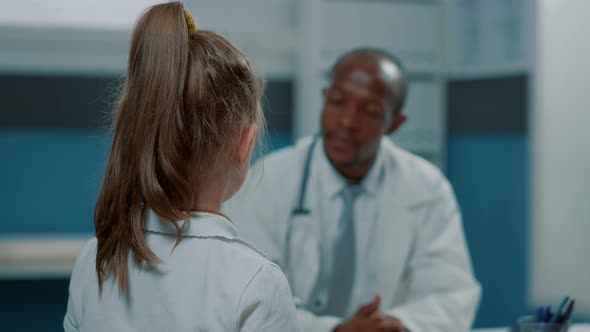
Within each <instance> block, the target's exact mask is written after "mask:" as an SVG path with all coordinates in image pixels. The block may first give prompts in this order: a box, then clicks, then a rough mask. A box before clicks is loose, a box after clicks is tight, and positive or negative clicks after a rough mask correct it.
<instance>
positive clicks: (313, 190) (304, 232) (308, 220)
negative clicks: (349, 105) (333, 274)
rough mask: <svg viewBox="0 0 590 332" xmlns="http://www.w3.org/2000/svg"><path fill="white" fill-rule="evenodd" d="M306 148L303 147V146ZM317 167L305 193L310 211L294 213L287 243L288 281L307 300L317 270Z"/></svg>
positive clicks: (318, 240)
mask: <svg viewBox="0 0 590 332" xmlns="http://www.w3.org/2000/svg"><path fill="white" fill-rule="evenodd" d="M305 150H306V149H305ZM316 173H317V170H315V169H314V167H313V161H312V170H311V173H310V178H309V182H308V188H307V191H306V193H305V194H306V195H305V207H307V208H308V210H309V213H308V214H303V215H297V216H293V217H292V218H293V220H292V226H291V236H290V241H289V243H288V245H289V253H290V254H289V257H288V259H289V261H290V262H289V269H290V270H289V271H287V274H288V276H289V281H290V282H291V287H292V288H293V292H294V294H295V296H297V297H298V298H299V299H300V300H302V301H303V302H304V303H308V302H309V299H310V297H311V296H312V295H313V294H312V292H313V289H314V286H315V284H316V281H317V279H318V277H319V272H320V219H319V218H320V209H321V207H320V206H319V201H320V200H319V199H318V197H317V196H318V192H319V190H318V186H319V183H318V177H317V176H316Z"/></svg>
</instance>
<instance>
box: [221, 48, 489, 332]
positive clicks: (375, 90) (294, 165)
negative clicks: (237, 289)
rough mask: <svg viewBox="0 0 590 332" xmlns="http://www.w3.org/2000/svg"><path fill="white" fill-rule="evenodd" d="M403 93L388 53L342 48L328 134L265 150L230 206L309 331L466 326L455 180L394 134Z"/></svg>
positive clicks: (469, 279)
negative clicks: (278, 274) (279, 271)
mask: <svg viewBox="0 0 590 332" xmlns="http://www.w3.org/2000/svg"><path fill="white" fill-rule="evenodd" d="M406 92H407V83H406V79H405V77H404V72H403V69H402V66H401V64H400V63H399V62H398V61H397V60H396V59H395V58H394V57H393V56H391V55H389V54H387V53H386V52H383V51H380V50H375V49H359V50H355V51H352V52H349V53H347V54H345V55H344V56H342V57H341V58H340V59H339V60H338V61H337V63H336V64H335V65H334V67H333V69H332V76H331V84H330V85H329V86H328V87H327V88H326V89H325V91H324V96H325V103H324V108H323V111H322V117H321V119H322V124H321V126H322V131H321V135H319V136H316V137H313V138H307V139H303V140H302V141H300V142H298V143H297V144H296V145H295V146H293V147H289V148H286V149H283V150H280V151H278V152H275V153H273V154H271V155H269V156H268V157H266V158H265V159H264V160H263V162H262V165H261V167H259V170H262V172H252V175H251V176H250V178H249V179H248V181H247V184H246V185H245V186H244V188H243V189H242V190H241V191H240V193H238V195H237V196H236V197H235V198H234V199H233V200H232V201H231V202H230V203H228V204H227V205H226V206H225V211H226V212H227V213H228V214H229V215H230V216H233V217H235V218H236V220H240V222H241V224H238V225H237V226H238V228H239V229H240V232H241V234H242V235H243V237H244V238H245V239H247V240H249V241H251V242H252V243H254V244H255V245H256V246H258V247H259V248H261V249H262V250H263V251H264V252H266V254H267V255H268V256H269V258H270V259H271V260H273V261H274V262H276V263H277V264H278V265H280V266H281V267H282V268H283V271H284V272H285V274H286V275H287V278H288V280H289V282H290V285H291V288H292V292H293V296H294V297H295V299H296V302H297V303H298V310H297V311H298V320H299V322H300V326H301V329H302V330H303V331H318V332H319V331H326V332H327V331H404V330H407V331H411V332H435V331H449V332H460V331H468V330H469V328H470V325H471V323H472V320H473V318H474V315H475V312H476V309H477V305H478V301H479V296H480V286H479V284H478V282H477V281H476V280H475V278H474V276H473V272H472V268H471V263H470V258H469V253H468V250H467V246H466V243H465V238H464V234H463V228H462V222H461V214H460V212H459V208H458V206H457V202H456V200H455V197H454V194H453V190H452V188H451V186H450V184H449V182H448V181H447V180H446V179H445V177H444V176H443V175H442V174H441V172H440V171H439V170H438V169H437V168H436V167H434V166H433V165H431V164H430V163H428V162H427V161H425V160H423V159H421V158H419V157H417V156H414V155H412V154H411V153H409V152H407V151H405V150H403V149H401V148H399V147H398V146H396V145H395V144H394V143H392V142H391V140H390V139H389V138H388V137H387V135H388V134H391V133H393V132H395V131H396V130H397V129H398V128H399V127H400V126H401V125H402V124H403V123H404V122H405V120H406V117H405V115H404V114H403V113H402V106H403V104H404V99H405V96H406ZM234 211H235V212H234ZM238 211H239V215H237V213H238Z"/></svg>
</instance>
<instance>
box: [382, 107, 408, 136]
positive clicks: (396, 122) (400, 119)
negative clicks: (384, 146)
mask: <svg viewBox="0 0 590 332" xmlns="http://www.w3.org/2000/svg"><path fill="white" fill-rule="evenodd" d="M407 119H408V118H407V117H406V115H405V114H404V113H402V112H398V113H397V114H394V115H393V119H392V120H391V124H390V125H389V127H388V128H387V131H386V133H387V134H391V133H393V132H395V131H396V130H398V128H399V127H400V126H401V125H403V124H404V123H405V122H406V120H407Z"/></svg>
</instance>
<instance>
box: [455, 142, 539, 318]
mask: <svg viewBox="0 0 590 332" xmlns="http://www.w3.org/2000/svg"><path fill="white" fill-rule="evenodd" d="M527 170H528V139H527V137H526V135H525V134H489V135H481V134H480V135H470V134H453V135H451V136H450V137H449V140H448V176H449V179H450V181H451V183H452V184H453V186H454V188H455V191H456V194H457V199H458V201H459V204H460V206H461V209H462V212H463V220H464V226H465V233H466V237H467V241H468V244H469V248H470V250H471V256H472V258H473V265H474V269H475V273H476V275H477V278H478V279H479V281H480V282H481V284H482V286H483V297H482V301H481V305H480V309H479V313H478V316H477V319H476V326H483V327H491V326H499V325H510V324H512V323H513V322H514V320H515V318H516V317H518V316H519V315H523V314H527V308H526V305H525V296H526V288H525V282H526V257H527V254H526V253H527V248H528V245H527V229H528V220H529V218H528V215H527V205H528V197H529V195H528V192H527V188H528V183H527V177H528V174H527Z"/></svg>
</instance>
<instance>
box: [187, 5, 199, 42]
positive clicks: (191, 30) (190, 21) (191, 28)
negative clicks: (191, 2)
mask: <svg viewBox="0 0 590 332" xmlns="http://www.w3.org/2000/svg"><path fill="white" fill-rule="evenodd" d="M184 19H185V20H186V27H187V28H188V36H189V37H190V36H192V35H194V34H196V33H197V26H196V25H195V19H194V18H193V15H191V13H190V12H189V11H188V10H186V9H185V10H184Z"/></svg>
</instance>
